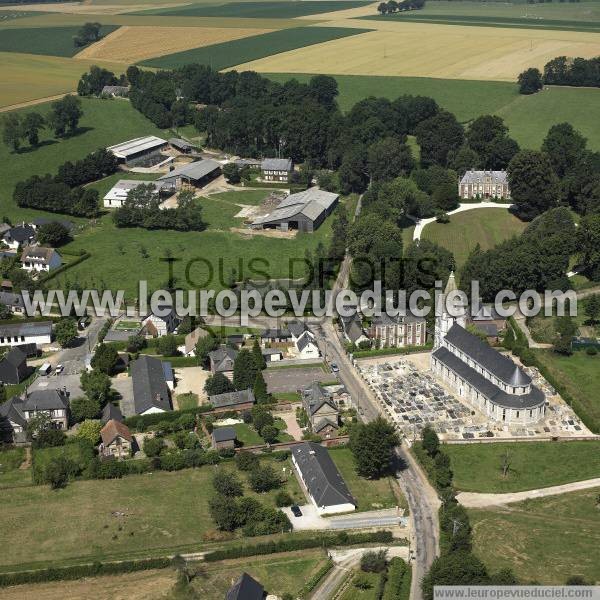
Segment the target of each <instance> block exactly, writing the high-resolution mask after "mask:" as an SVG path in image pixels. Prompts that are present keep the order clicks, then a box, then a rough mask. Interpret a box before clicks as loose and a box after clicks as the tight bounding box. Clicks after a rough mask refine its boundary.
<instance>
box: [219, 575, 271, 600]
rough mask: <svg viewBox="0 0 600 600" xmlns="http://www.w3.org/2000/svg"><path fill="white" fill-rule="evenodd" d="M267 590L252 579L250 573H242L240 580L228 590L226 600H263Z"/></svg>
mask: <svg viewBox="0 0 600 600" xmlns="http://www.w3.org/2000/svg"><path fill="white" fill-rule="evenodd" d="M264 596H265V590H264V588H263V586H262V585H261V584H260V583H258V581H256V579H254V578H253V577H250V575H248V573H242V574H241V575H240V577H239V579H238V580H237V581H236V582H235V583H234V584H233V585H232V586H231V587H230V588H229V590H227V593H226V594H225V600H263V599H264Z"/></svg>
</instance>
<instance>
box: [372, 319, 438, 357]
mask: <svg viewBox="0 0 600 600" xmlns="http://www.w3.org/2000/svg"><path fill="white" fill-rule="evenodd" d="M426 327H427V323H426V321H425V317H418V316H416V315H413V314H412V313H411V312H410V311H407V312H406V314H404V315H397V316H395V317H391V316H390V315H388V314H387V313H385V312H384V313H381V315H375V316H374V317H373V319H372V321H371V326H370V327H369V329H368V332H369V337H370V338H372V339H374V340H377V342H378V343H379V347H381V348H402V347H404V346H424V345H425V344H426V342H427V329H426Z"/></svg>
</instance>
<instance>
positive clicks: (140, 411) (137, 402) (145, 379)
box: [131, 356, 171, 415]
mask: <svg viewBox="0 0 600 600" xmlns="http://www.w3.org/2000/svg"><path fill="white" fill-rule="evenodd" d="M131 378H132V379H133V404H134V408H135V414H136V415H149V414H152V413H159V412H166V411H168V410H171V396H170V394H169V387H168V386H167V382H166V380H165V372H164V369H163V364H162V361H160V360H159V359H158V358H154V357H153V356H140V358H138V359H137V360H134V361H133V362H132V363H131Z"/></svg>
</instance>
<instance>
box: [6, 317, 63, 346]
mask: <svg viewBox="0 0 600 600" xmlns="http://www.w3.org/2000/svg"><path fill="white" fill-rule="evenodd" d="M51 341H52V321H25V322H24V323H7V324H6V325H0V346H19V345H21V344H36V345H37V346H41V345H43V344H49V343H50V342H51Z"/></svg>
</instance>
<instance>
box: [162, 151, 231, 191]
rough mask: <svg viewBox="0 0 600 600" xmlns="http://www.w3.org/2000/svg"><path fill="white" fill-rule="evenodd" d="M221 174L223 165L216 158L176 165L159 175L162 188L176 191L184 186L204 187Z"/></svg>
mask: <svg viewBox="0 0 600 600" xmlns="http://www.w3.org/2000/svg"><path fill="white" fill-rule="evenodd" d="M220 174H221V165H220V164H219V163H218V162H217V161H216V160H211V159H207V160H198V161H195V162H191V163H187V164H185V165H181V166H179V167H175V168H174V169H173V170H172V171H170V172H169V173H167V174H166V175H163V176H162V177H159V179H158V182H159V184H160V186H161V190H163V191H167V190H171V191H175V190H179V189H181V188H183V187H186V186H188V187H202V186H204V185H206V184H207V183H209V182H210V181H212V180H213V179H214V178H215V177H218V176H219V175H220Z"/></svg>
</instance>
